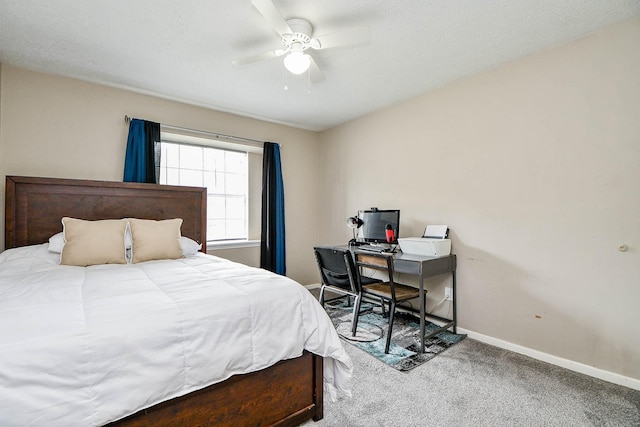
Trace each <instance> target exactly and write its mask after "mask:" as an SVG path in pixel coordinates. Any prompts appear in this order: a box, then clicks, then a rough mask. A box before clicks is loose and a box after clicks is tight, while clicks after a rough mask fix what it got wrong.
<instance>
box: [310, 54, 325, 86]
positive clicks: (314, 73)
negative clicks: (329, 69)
mask: <svg viewBox="0 0 640 427" xmlns="http://www.w3.org/2000/svg"><path fill="white" fill-rule="evenodd" d="M309 56H310V57H311V65H310V66H309V73H310V76H309V79H310V80H311V83H318V82H321V81H323V80H324V79H325V78H326V77H325V75H324V73H323V72H322V70H321V69H320V67H318V64H317V63H316V61H315V60H314V59H313V56H311V55H309Z"/></svg>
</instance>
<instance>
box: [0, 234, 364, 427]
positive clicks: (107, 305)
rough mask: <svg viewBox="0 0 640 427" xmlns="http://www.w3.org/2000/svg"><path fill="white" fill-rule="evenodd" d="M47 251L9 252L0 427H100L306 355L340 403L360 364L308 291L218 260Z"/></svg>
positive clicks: (1, 326)
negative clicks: (68, 255) (76, 263)
mask: <svg viewBox="0 0 640 427" xmlns="http://www.w3.org/2000/svg"><path fill="white" fill-rule="evenodd" d="M58 257H59V254H55V253H52V252H49V251H48V250H47V245H46V244H44V245H35V246H27V247H22V248H15V249H9V250H7V251H5V252H3V253H1V254H0V342H2V346H1V347H0V425H2V426H25V425H47V426H92V425H102V424H105V423H107V422H110V421H114V420H117V419H120V418H123V417H125V416H127V415H130V414H132V413H135V412H137V411H138V410H140V409H143V408H146V407H150V406H152V405H154V404H157V403H159V402H162V401H165V400H168V399H172V398H175V397H178V396H182V395H185V394H187V393H189V392H192V391H195V390H198V389H201V388H204V387H206V386H208V385H211V384H214V383H217V382H221V381H223V380H225V379H227V378H229V377H230V376H232V375H235V374H241V373H248V372H253V371H257V370H260V369H263V368H266V367H269V366H271V365H273V364H274V363H276V362H278V361H280V360H284V359H290V358H295V357H298V356H300V355H301V354H302V352H303V350H308V351H310V352H312V353H315V354H318V355H320V356H324V357H325V359H324V375H325V377H324V386H325V392H327V393H328V395H329V397H330V398H331V399H336V398H338V397H340V396H349V395H350V379H351V374H352V365H351V360H350V359H349V356H348V355H347V354H346V352H345V350H344V348H343V346H342V343H341V342H340V339H339V337H338V335H337V333H336V331H335V329H334V327H333V325H332V324H331V321H330V320H329V318H328V316H327V315H326V313H325V311H324V310H323V308H322V307H321V306H320V304H319V303H318V302H317V301H316V300H315V298H313V296H312V295H311V294H310V293H309V292H308V291H307V290H306V289H305V288H304V287H303V286H301V285H300V284H298V283H296V282H295V281H293V280H291V279H288V278H286V277H283V276H279V275H276V274H273V273H270V272H267V271H265V270H262V269H257V268H252V267H247V266H244V265H242V264H237V263H233V262H230V261H227V260H224V259H222V258H218V257H215V256H212V255H205V254H202V253H198V254H197V255H196V256H192V257H188V258H182V259H178V260H158V261H148V262H142V263H138V264H126V265H97V266H91V267H70V266H61V265H58Z"/></svg>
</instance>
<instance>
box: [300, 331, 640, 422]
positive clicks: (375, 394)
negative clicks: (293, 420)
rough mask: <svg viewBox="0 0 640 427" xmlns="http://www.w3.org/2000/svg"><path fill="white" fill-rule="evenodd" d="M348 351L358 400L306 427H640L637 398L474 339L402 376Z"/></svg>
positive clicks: (330, 409)
mask: <svg viewBox="0 0 640 427" xmlns="http://www.w3.org/2000/svg"><path fill="white" fill-rule="evenodd" d="M344 347H345V350H346V351H347V353H348V354H349V355H350V356H351V359H352V361H353V365H354V376H353V380H352V392H353V397H352V398H347V399H341V400H338V401H337V402H331V401H330V400H329V399H328V398H325V401H324V404H325V406H324V418H323V419H322V420H320V421H318V422H313V421H307V422H305V423H304V424H303V426H304V427H325V426H331V427H338V426H353V427H358V426H384V427H387V426H389V427H392V426H394V427H395V426H402V427H413V426H434V427H449V426H452V427H453V426H455V427H458V426H461V427H466V426H469V427H483V426H491V427H494V426H495V427H501V426H510V427H511V426H513V427H520V426H522V427H525V426H526V427H529V426H551V427H555V426H562V427H565V426H566V427H574V426H575V427H587V426H615V427H619V426H621V427H626V426H630V427H633V426H635V427H638V426H640V391H638V390H633V389H630V388H626V387H622V386H619V385H616V384H612V383H608V382H606V381H602V380H599V379H596V378H593V377H589V376H586V375H583V374H579V373H576V372H573V371H570V370H567V369H563V368H560V367H558V366H555V365H551V364H549V363H545V362H541V361H538V360H535V359H532V358H530V357H527V356H523V355H521V354H517V353H514V352H511V351H508V350H504V349H501V348H498V347H494V346H491V345H487V344H484V343H481V342H479V341H476V340H474V339H471V338H466V339H464V340H462V341H461V342H460V343H458V344H456V345H455V346H453V347H451V348H449V349H448V350H447V351H445V352H443V353H442V354H440V355H438V356H437V357H435V358H433V359H432V360H430V361H429V362H428V363H424V364H422V365H421V366H418V367H417V368H415V369H411V370H409V371H404V372H402V371H399V370H396V369H390V368H389V367H388V366H387V365H385V364H383V363H380V361H379V360H377V359H376V358H374V357H372V356H371V355H370V354H369V353H366V352H364V351H362V350H360V349H358V348H356V347H355V346H352V345H346V344H345V346H344Z"/></svg>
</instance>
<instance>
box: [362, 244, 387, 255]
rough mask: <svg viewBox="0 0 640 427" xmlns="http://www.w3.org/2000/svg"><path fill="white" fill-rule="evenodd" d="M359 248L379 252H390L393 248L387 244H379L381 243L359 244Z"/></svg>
mask: <svg viewBox="0 0 640 427" xmlns="http://www.w3.org/2000/svg"><path fill="white" fill-rule="evenodd" d="M358 249H359V250H363V251H369V252H377V253H381V252H389V251H390V250H391V248H389V247H387V246H379V245H360V246H358Z"/></svg>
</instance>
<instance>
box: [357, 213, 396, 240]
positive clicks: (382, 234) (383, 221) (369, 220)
mask: <svg viewBox="0 0 640 427" xmlns="http://www.w3.org/2000/svg"><path fill="white" fill-rule="evenodd" d="M358 218H360V219H361V220H362V231H361V236H362V239H363V240H364V241H365V242H371V243H387V229H388V228H391V229H392V230H393V235H394V237H395V238H394V241H393V242H390V243H396V242H397V239H398V235H399V234H398V233H399V232H400V211H399V210H397V209H392V210H389V209H387V210H382V209H372V210H366V211H358ZM388 226H390V227H388Z"/></svg>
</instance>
